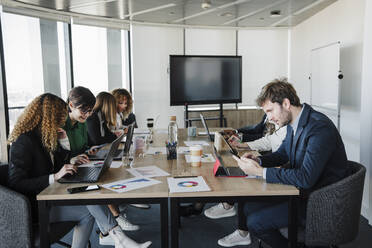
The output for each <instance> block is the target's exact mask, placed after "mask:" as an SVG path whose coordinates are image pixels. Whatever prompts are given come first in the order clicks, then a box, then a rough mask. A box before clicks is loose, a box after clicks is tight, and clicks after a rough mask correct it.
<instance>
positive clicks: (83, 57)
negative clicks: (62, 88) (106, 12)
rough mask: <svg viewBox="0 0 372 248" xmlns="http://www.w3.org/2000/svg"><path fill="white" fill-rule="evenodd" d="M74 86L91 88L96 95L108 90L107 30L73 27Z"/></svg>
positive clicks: (81, 26) (80, 26)
mask: <svg viewBox="0 0 372 248" xmlns="http://www.w3.org/2000/svg"><path fill="white" fill-rule="evenodd" d="M71 36H72V51H73V55H72V58H73V66H74V86H84V87H87V88H89V89H90V90H91V91H92V92H93V94H94V95H97V94H98V93H99V92H101V91H107V90H108V76H107V75H108V71H107V69H108V67H107V37H106V28H99V27H91V26H83V25H73V26H72V35H71Z"/></svg>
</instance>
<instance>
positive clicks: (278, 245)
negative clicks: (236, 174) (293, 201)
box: [244, 200, 288, 248]
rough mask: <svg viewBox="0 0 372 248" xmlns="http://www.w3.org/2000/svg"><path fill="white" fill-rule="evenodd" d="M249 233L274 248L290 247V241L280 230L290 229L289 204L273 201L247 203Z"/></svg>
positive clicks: (245, 207) (245, 209)
mask: <svg viewBox="0 0 372 248" xmlns="http://www.w3.org/2000/svg"><path fill="white" fill-rule="evenodd" d="M244 214H245V216H246V218H247V227H248V231H249V232H250V233H251V234H253V235H254V236H256V237H257V238H259V239H261V240H262V241H264V242H265V243H266V244H268V245H270V246H271V247H272V248H286V247H288V240H287V239H286V238H285V237H283V235H281V234H280V232H279V229H280V228H283V227H288V202H287V201H283V200H272V201H267V202H262V201H259V202H247V203H245V205H244Z"/></svg>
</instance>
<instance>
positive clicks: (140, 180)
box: [101, 177, 161, 193]
mask: <svg viewBox="0 0 372 248" xmlns="http://www.w3.org/2000/svg"><path fill="white" fill-rule="evenodd" d="M158 183H161V182H160V181H158V180H154V179H152V178H145V177H135V178H130V179H126V180H120V181H116V182H112V183H108V184H104V185H101V186H102V187H104V188H106V189H109V190H112V191H114V192H117V193H124V192H127V191H131V190H134V189H140V188H145V187H148V186H151V185H155V184H158Z"/></svg>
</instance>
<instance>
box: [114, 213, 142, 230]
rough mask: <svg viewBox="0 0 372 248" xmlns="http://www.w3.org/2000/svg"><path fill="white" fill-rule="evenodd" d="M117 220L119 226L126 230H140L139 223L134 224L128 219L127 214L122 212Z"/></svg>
mask: <svg viewBox="0 0 372 248" xmlns="http://www.w3.org/2000/svg"><path fill="white" fill-rule="evenodd" d="M116 221H117V222H118V224H119V226H120V227H121V229H122V230H124V231H137V230H139V225H134V224H132V223H130V222H129V220H128V219H127V215H126V214H120V215H119V216H118V217H116Z"/></svg>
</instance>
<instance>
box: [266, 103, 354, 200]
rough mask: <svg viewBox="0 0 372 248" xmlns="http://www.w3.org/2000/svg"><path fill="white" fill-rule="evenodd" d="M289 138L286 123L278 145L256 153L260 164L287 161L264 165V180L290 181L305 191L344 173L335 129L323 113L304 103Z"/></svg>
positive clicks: (341, 147) (344, 162)
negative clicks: (269, 151) (293, 132)
mask: <svg viewBox="0 0 372 248" xmlns="http://www.w3.org/2000/svg"><path fill="white" fill-rule="evenodd" d="M291 139H292V127H291V126H290V125H287V136H286V138H285V139H284V141H283V143H282V145H281V146H280V147H279V149H278V150H277V151H276V152H274V153H272V154H269V155H266V156H262V157H260V158H261V162H262V166H263V167H276V166H280V165H283V164H285V163H287V162H289V164H290V167H289V168H268V169H267V171H266V181H267V182H269V183H283V184H290V185H294V186H296V187H298V188H300V189H302V193H308V192H311V191H313V190H315V189H317V188H320V187H323V186H325V185H329V184H331V183H334V182H336V181H338V180H340V179H342V178H344V177H345V176H346V175H347V173H348V170H347V157H346V152H345V147H344V144H343V142H342V139H341V136H340V134H339V132H338V130H337V129H336V127H335V126H334V124H333V123H332V121H331V120H330V119H329V118H328V117H327V116H325V115H324V114H322V113H320V112H317V111H315V110H314V109H313V108H311V107H310V106H309V105H307V104H306V103H305V104H304V109H303V111H302V114H301V117H300V120H299V123H298V127H297V131H296V134H295V136H294V137H293V141H292V140H291ZM291 141H292V142H291Z"/></svg>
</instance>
